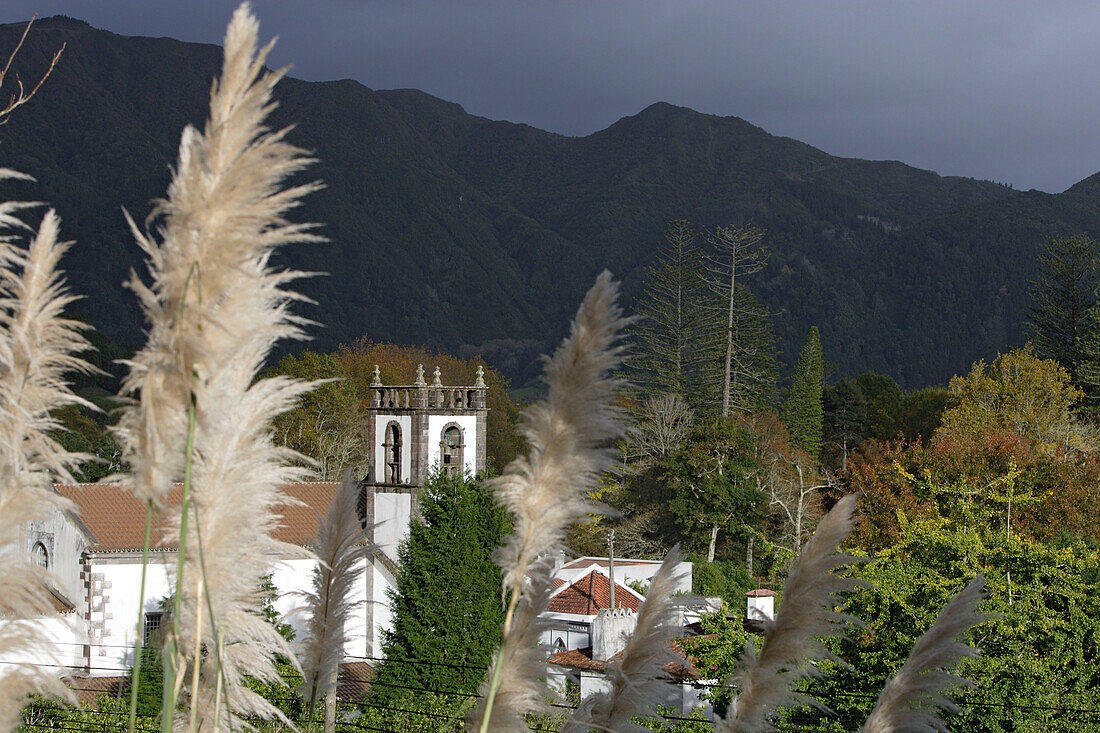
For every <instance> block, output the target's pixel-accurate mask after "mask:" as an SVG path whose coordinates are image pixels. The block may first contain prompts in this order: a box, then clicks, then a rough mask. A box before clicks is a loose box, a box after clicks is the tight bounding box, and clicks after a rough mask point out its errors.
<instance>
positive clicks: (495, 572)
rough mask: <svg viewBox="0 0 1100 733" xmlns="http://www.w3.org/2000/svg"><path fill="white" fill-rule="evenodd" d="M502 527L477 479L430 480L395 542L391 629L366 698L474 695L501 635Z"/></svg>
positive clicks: (503, 523)
mask: <svg viewBox="0 0 1100 733" xmlns="http://www.w3.org/2000/svg"><path fill="white" fill-rule="evenodd" d="M507 531H508V521H507V518H506V515H505V512H504V510H503V509H501V508H500V507H499V506H498V505H497V504H496V502H495V500H494V499H493V496H492V493H491V492H490V491H489V490H488V489H486V488H485V486H484V484H483V483H482V482H481V481H480V480H478V479H470V478H466V479H460V478H449V477H446V476H442V475H439V474H436V475H434V476H432V477H431V478H430V479H429V481H428V483H427V484H426V485H425V486H424V488H423V490H422V492H421V496H420V514H419V516H418V517H415V518H414V519H413V521H412V523H411V525H410V527H409V536H408V538H407V539H406V540H405V542H404V543H403V544H402V545H401V549H400V555H399V559H400V565H401V572H400V575H398V577H397V588H396V592H395V593H394V594H393V596H392V598H391V602H392V608H393V628H392V629H391V630H390V631H389V632H388V633H387V634H386V636H385V638H384V640H383V643H382V655H383V656H384V657H385V658H386V659H385V661H384V662H382V663H381V664H380V665H379V667H378V671H377V674H376V675H375V678H374V684H373V686H372V688H373V689H372V693H371V694H372V697H373V699H375V700H378V701H387V700H388V701H390V703H392V702H393V701H394V700H398V699H401V698H403V697H406V696H407V695H408V694H415V693H413V691H410V690H405V689H403V688H406V687H414V688H421V689H426V690H451V691H465V692H469V693H471V694H473V693H476V691H477V688H478V685H479V684H480V682H481V678H482V675H483V670H485V669H487V668H488V665H489V660H490V657H491V655H492V652H493V648H494V647H495V646H496V645H497V644H498V643H499V642H500V638H501V625H502V624H503V622H504V610H503V608H502V607H501V603H500V584H501V575H500V570H499V569H498V568H497V566H496V564H495V563H494V562H493V550H494V549H495V548H496V547H497V545H499V544H500V541H501V538H502V537H503V536H504V535H505V534H506V533H507ZM395 685H397V686H395ZM390 703H387V704H390ZM397 707H401V706H397Z"/></svg>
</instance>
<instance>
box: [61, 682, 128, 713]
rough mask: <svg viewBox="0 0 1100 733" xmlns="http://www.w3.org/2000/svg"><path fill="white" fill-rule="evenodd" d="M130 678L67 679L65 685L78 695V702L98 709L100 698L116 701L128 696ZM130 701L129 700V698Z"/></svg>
mask: <svg viewBox="0 0 1100 733" xmlns="http://www.w3.org/2000/svg"><path fill="white" fill-rule="evenodd" d="M129 682H130V678H129V677H66V678H65V684H67V685H68V686H69V688H70V689H71V690H72V691H73V692H75V693H76V699H77V702H79V703H80V704H81V705H89V706H91V707H92V708H98V707H99V706H98V704H97V703H98V702H99V696H100V695H106V696H107V697H113V698H115V699H116V700H117V699H120V698H122V697H123V696H125V695H127V694H128V691H129V689H130V684H129ZM127 699H129V698H127Z"/></svg>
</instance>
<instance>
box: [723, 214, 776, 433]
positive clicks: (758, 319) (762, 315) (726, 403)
mask: <svg viewBox="0 0 1100 733" xmlns="http://www.w3.org/2000/svg"><path fill="white" fill-rule="evenodd" d="M763 238H764V230H762V229H757V228H756V227H753V226H719V227H715V229H714V231H713V232H711V233H708V234H707V244H708V245H709V255H708V259H709V260H710V267H709V272H708V282H709V285H710V289H711V297H710V301H711V305H710V307H709V311H710V321H709V329H710V331H709V338H708V339H707V343H708V351H707V369H706V372H707V378H706V384H707V388H708V389H707V392H708V398H709V399H711V400H713V402H714V408H715V410H713V411H716V412H717V414H719V415H721V416H722V417H729V415H730V414H731V413H732V412H741V413H746V412H752V411H754V410H758V409H760V408H762V407H765V406H766V405H767V404H768V402H770V398H771V397H772V393H773V391H774V389H775V380H776V374H777V371H778V369H777V365H776V360H775V336H774V334H773V333H772V329H771V324H770V323H769V322H768V313H767V311H766V310H765V309H764V307H763V306H761V305H760V302H759V301H758V300H757V299H756V296H754V295H753V294H752V292H751V291H750V290H749V289H748V287H747V286H746V285H745V278H747V277H749V276H751V275H754V274H756V273H758V272H760V271H761V270H762V269H764V266H765V265H766V264H767V263H768V250H767V249H766V248H764V247H762V246H760V242H761V240H762V239H763Z"/></svg>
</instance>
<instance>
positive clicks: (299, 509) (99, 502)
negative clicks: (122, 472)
mask: <svg viewBox="0 0 1100 733" xmlns="http://www.w3.org/2000/svg"><path fill="white" fill-rule="evenodd" d="M338 486H339V484H337V483H335V482H330V481H313V482H304V483H298V484H284V485H283V486H282V491H283V494H285V495H286V496H288V497H290V498H291V499H293V500H296V501H297V502H301V504H300V505H299V504H295V503H294V502H291V503H290V504H288V505H283V506H281V507H277V511H278V512H279V513H280V514H282V520H281V521H280V523H279V527H278V528H277V529H276V530H275V532H274V536H275V539H277V540H280V541H282V542H288V543H290V544H293V545H302V546H306V545H310V544H312V543H313V539H314V535H315V534H316V533H317V525H318V523H319V521H320V517H321V515H323V514H324V513H325V511H327V510H328V505H329V504H330V503H332V498H333V497H334V496H335V495H336V489H337V487H338ZM55 488H56V489H57V491H58V493H60V494H61V495H62V496H64V497H65V498H67V499H71V500H72V501H73V502H75V503H76V505H77V508H78V513H79V515H80V518H81V519H82V520H83V521H84V523H85V524H86V525H87V527H88V529H89V530H90V531H91V533H92V536H93V537H94V538H95V544H93V545H92V547H91V548H90V549H92V550H94V551H97V552H129V551H133V550H140V549H141V548H142V546H143V545H144V544H145V506H144V505H143V504H142V503H141V502H140V501H139V500H138V499H137V498H136V497H135V496H134V495H133V494H131V493H130V492H129V491H127V490H125V489H123V488H122V487H121V486H117V485H114V484H57V485H56V486H55ZM182 492H183V489H182V487H181V486H180V485H178V484H177V485H176V486H175V487H174V488H172V489H171V490H170V491H169V492H168V499H167V502H166V503H167V504H168V505H170V506H178V505H179V503H180V499H181V496H182ZM164 514H165V513H164V512H154V515H153V545H154V547H155V548H156V549H158V550H174V549H176V545H175V543H172V544H168V543H165V542H163V541H162V540H161V538H162V537H163V536H164V529H163V525H162V522H163V521H164V519H165V517H164Z"/></svg>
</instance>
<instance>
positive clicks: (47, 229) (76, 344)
mask: <svg viewBox="0 0 1100 733" xmlns="http://www.w3.org/2000/svg"><path fill="white" fill-rule="evenodd" d="M11 178H22V179H27V178H28V177H27V176H23V175H21V174H17V173H15V172H13V171H9V170H6V169H0V179H11ZM29 206H31V204H28V203H24V202H11V201H9V202H3V203H0V424H3V425H4V428H5V433H6V434H5V440H4V441H0V617H2V618H3V621H4V623H3V625H2V626H0V656H3V657H5V658H6V659H9V660H24V661H23V662H21V663H18V662H17V663H14V664H9V665H5V670H4V674H3V675H0V731H9V730H15V729H16V728H18V727H19V725H20V723H21V711H22V709H23V706H24V704H25V703H26V702H27V701H28V699H29V697H30V696H31V695H37V694H41V695H52V696H56V697H59V698H61V699H64V700H72V699H73V695H72V692H71V691H70V690H68V689H67V688H66V687H65V686H64V685H63V684H61V682H60V680H59V679H58V678H57V677H56V676H55V675H54V674H52V672H51V671H50V670H49V667H48V666H47V667H45V668H44V667H40V666H38V665H37V664H35V663H34V660H35V659H36V658H38V659H41V658H43V657H48V656H50V654H51V651H52V648H53V647H52V646H51V645H50V643H49V642H50V641H51V639H49V638H47V633H48V631H47V629H45V628H44V626H43V624H44V622H46V621H47V620H50V619H58V618H59V617H58V615H57V613H56V612H55V611H54V608H53V602H52V597H51V595H50V592H49V590H48V586H49V584H51V583H55V582H56V581H54V580H52V579H51V576H50V574H49V573H48V572H47V571H46V570H44V569H43V568H41V567H39V566H38V565H37V564H36V563H34V562H33V561H32V560H31V558H30V555H29V553H28V552H27V550H28V548H27V546H26V535H25V527H26V524H27V523H28V522H31V521H35V520H44V519H48V518H50V517H51V516H52V515H53V514H55V513H61V512H70V511H75V507H74V506H73V505H72V504H71V503H70V502H68V501H67V500H65V499H64V498H62V497H61V496H60V495H59V494H58V493H57V492H56V491H55V490H54V489H53V487H52V485H51V482H52V481H53V480H55V479H56V480H61V481H67V482H71V481H72V480H73V479H72V476H71V473H70V469H71V468H73V467H74V466H76V465H77V464H78V463H79V462H81V461H83V460H87V459H88V456H85V455H82V454H76V453H69V452H68V451H66V450H64V449H63V448H62V447H61V446H60V445H58V444H57V443H56V442H55V441H54V440H53V438H51V437H50V434H51V433H53V432H54V431H57V430H59V429H60V428H61V425H60V424H59V422H58V421H57V420H56V418H54V417H53V416H52V414H51V412H52V411H54V410H57V409H59V408H62V407H65V406H67V405H79V406H82V407H86V408H89V409H93V410H94V409H96V408H95V407H94V406H93V405H91V404H90V403H88V402H87V401H85V400H83V399H81V398H80V397H77V396H76V395H74V394H73V393H72V391H71V390H70V388H69V386H68V384H67V383H66V382H65V376H64V375H65V374H66V373H68V372H72V371H91V367H90V366H89V365H88V364H87V363H85V362H84V361H83V360H82V359H80V358H79V357H78V356H76V354H79V353H80V352H82V351H85V350H87V349H88V348H89V346H88V342H87V340H86V339H85V338H84V336H83V334H82V332H81V331H82V329H83V328H84V326H82V325H81V324H79V323H76V322H74V321H71V320H69V319H66V318H64V317H63V312H64V309H65V307H66V306H67V305H68V304H69V303H71V302H72V301H73V300H75V296H72V295H70V294H68V293H67V292H66V290H65V286H64V282H63V280H62V276H61V273H60V271H59V270H58V262H59V260H60V258H61V256H62V255H63V254H64V252H65V251H66V249H68V246H69V245H68V243H62V242H59V241H58V230H59V226H60V223H59V220H58V218H57V215H56V214H55V213H54V212H53V211H52V210H50V211H47V212H46V214H45V216H44V217H43V218H42V222H41V224H40V225H39V228H38V231H37V233H35V234H34V236H33V238H32V239H31V242H30V245H29V247H28V248H26V249H24V248H23V247H22V246H21V245H20V243H19V241H18V237H17V236H16V235H15V234H14V233H13V230H14V231H18V230H24V231H30V232H33V231H34V230H32V229H30V228H29V227H27V226H26V225H25V224H23V222H22V221H20V219H19V218H18V216H17V214H18V213H19V212H20V211H22V210H25V209H26V208H28V207H29Z"/></svg>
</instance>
